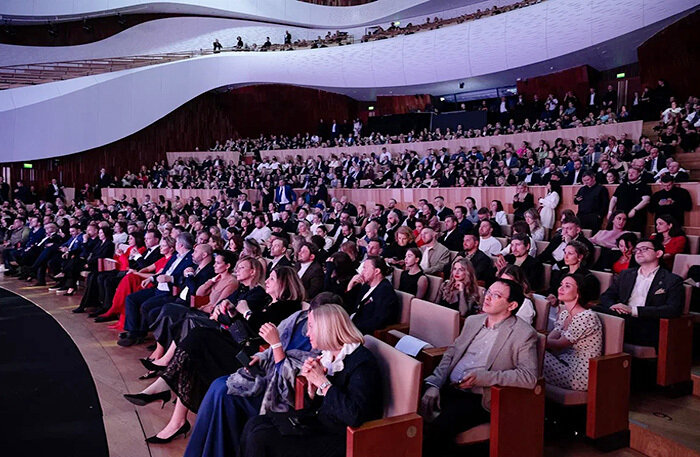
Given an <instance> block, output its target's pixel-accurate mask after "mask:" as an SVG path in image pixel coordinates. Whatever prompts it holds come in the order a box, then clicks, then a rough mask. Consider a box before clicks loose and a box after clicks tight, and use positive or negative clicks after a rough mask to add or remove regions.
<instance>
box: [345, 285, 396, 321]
mask: <svg viewBox="0 0 700 457" xmlns="http://www.w3.org/2000/svg"><path fill="white" fill-rule="evenodd" d="M369 289H370V287H369V285H368V284H363V285H361V286H356V287H354V288H353V292H354V293H356V294H357V295H356V298H355V306H354V309H353V310H351V311H352V312H351V313H350V314H352V313H354V316H353V318H352V321H353V323H354V324H355V325H356V326H357V328H358V329H359V330H360V332H362V334H363V335H371V334H372V333H374V331H375V330H379V329H382V328H384V327H387V326H389V325H391V324H395V323H397V322H398V319H399V299H398V297H397V296H396V291H395V290H394V287H393V286H392V285H391V283H390V282H389V281H388V280H387V279H383V280H382V281H381V282H380V283H379V284H377V287H375V288H374V290H373V291H372V293H371V294H370V295H369V296H368V297H367V298H364V297H365V295H366V294H367V292H368V291H369Z"/></svg>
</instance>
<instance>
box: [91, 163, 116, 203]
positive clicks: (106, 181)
mask: <svg viewBox="0 0 700 457" xmlns="http://www.w3.org/2000/svg"><path fill="white" fill-rule="evenodd" d="M111 183H112V177H111V176H110V175H108V174H107V170H106V169H104V168H102V169H101V170H100V174H99V175H98V176H97V186H95V194H96V195H95V196H96V197H98V198H101V197H102V189H106V188H107V187H109V185H110V184H111Z"/></svg>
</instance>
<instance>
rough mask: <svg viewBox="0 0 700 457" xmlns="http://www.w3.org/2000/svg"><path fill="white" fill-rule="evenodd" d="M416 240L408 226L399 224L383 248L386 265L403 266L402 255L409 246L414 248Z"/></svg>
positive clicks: (404, 255) (404, 254) (403, 255)
mask: <svg viewBox="0 0 700 457" xmlns="http://www.w3.org/2000/svg"><path fill="white" fill-rule="evenodd" d="M415 247H416V242H415V237H414V236H413V230H411V228H410V227H408V226H405V225H403V226H401V227H399V228H397V229H396V231H395V232H394V235H393V237H392V238H391V239H388V244H387V246H386V247H385V248H384V255H383V257H384V260H385V261H386V263H387V264H388V265H392V266H395V267H396V268H403V262H404V257H406V251H408V249H409V248H415Z"/></svg>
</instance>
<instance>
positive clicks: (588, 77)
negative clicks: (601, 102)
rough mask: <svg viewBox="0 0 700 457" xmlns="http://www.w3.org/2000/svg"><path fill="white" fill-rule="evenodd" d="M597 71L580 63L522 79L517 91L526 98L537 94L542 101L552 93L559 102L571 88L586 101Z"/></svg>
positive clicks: (579, 97) (578, 96)
mask: <svg viewBox="0 0 700 457" xmlns="http://www.w3.org/2000/svg"><path fill="white" fill-rule="evenodd" d="M597 73H598V72H597V71H596V70H595V69H594V68H592V67H589V66H588V65H581V66H579V67H574V68H569V69H566V70H562V71H558V72H556V73H550V74H548V75H544V76H538V77H535V78H529V79H524V80H521V81H518V93H519V94H523V95H524V96H525V99H526V100H532V97H533V96H534V95H535V94H537V97H538V98H539V99H540V101H542V102H544V101H545V100H546V99H547V95H549V94H554V95H555V96H557V98H558V99H559V101H560V102H561V101H562V98H563V97H564V94H565V93H566V92H567V91H570V90H573V91H574V95H576V97H577V98H578V99H579V101H586V100H588V93H589V89H590V87H596V84H595V82H596V80H597Z"/></svg>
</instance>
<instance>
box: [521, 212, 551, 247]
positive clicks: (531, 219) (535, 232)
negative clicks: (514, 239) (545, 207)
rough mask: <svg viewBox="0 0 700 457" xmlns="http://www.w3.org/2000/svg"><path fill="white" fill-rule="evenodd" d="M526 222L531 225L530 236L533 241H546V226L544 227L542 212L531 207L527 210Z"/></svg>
mask: <svg viewBox="0 0 700 457" xmlns="http://www.w3.org/2000/svg"><path fill="white" fill-rule="evenodd" d="M524 217H525V222H527V225H528V227H530V237H531V238H532V240H533V241H544V237H545V235H546V233H545V229H544V227H542V220H541V219H540V213H539V212H538V211H537V210H536V209H535V208H530V209H529V210H527V211H525V216H524Z"/></svg>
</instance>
